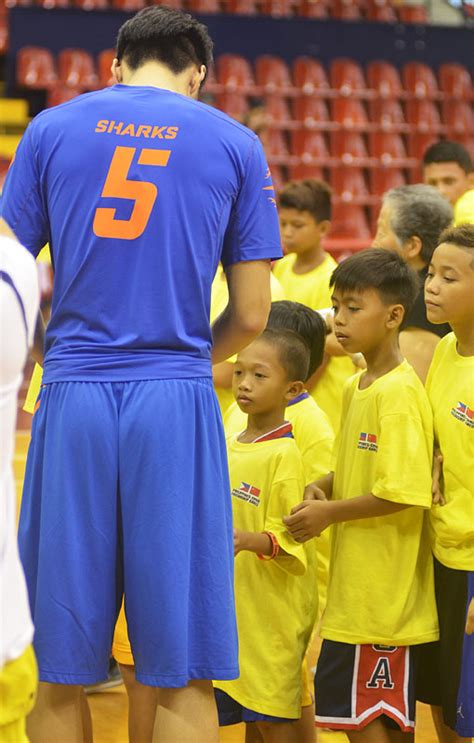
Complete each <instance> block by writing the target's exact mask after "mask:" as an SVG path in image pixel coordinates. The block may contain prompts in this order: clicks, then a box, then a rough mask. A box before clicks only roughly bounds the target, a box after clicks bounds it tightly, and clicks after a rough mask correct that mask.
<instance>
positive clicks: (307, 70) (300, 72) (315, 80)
mask: <svg viewBox="0 0 474 743" xmlns="http://www.w3.org/2000/svg"><path fill="white" fill-rule="evenodd" d="M293 79H294V81H295V85H296V87H297V88H298V89H299V90H300V91H301V93H304V95H319V96H326V95H328V94H330V92H331V86H330V85H329V80H328V78H327V75H326V70H325V69H324V67H323V65H322V64H321V62H318V61H317V60H316V59H312V57H297V58H296V59H295V61H294V62H293Z"/></svg>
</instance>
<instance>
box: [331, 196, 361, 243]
mask: <svg viewBox="0 0 474 743" xmlns="http://www.w3.org/2000/svg"><path fill="white" fill-rule="evenodd" d="M329 237H330V238H332V239H334V238H353V239H356V240H368V241H369V240H370V238H371V232H370V229H369V225H368V224H367V218H366V216H365V212H364V209H363V207H361V206H357V205H355V204H335V205H334V207H333V210H332V218H331V230H330V233H329Z"/></svg>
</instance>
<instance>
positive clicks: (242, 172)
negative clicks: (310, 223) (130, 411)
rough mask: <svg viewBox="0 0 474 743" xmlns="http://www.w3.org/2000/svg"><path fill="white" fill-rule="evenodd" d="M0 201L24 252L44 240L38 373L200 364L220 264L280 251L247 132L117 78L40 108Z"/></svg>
mask: <svg viewBox="0 0 474 743" xmlns="http://www.w3.org/2000/svg"><path fill="white" fill-rule="evenodd" d="M1 211H2V216H3V217H4V219H5V220H6V222H7V223H8V224H9V226H10V227H11V229H12V230H13V232H15V234H16V236H17V237H18V239H19V240H20V241H21V242H22V243H23V244H24V245H25V246H26V247H27V248H28V250H30V252H31V253H32V254H33V255H34V256H36V255H37V254H38V252H39V251H40V249H41V248H42V246H43V245H44V244H45V243H46V242H49V244H50V248H51V255H52V261H53V267H54V291H53V303H52V316H51V322H50V324H49V326H48V329H47V334H46V355H45V374H44V381H45V382H46V383H48V382H56V381H94V380H97V381H99V380H101V381H103V380H105V379H107V380H110V381H115V380H116V381H127V380H134V379H159V378H170V377H196V376H207V375H210V373H211V362H210V358H211V344H212V336H211V331H210V326H209V306H210V296H211V283H212V279H213V277H214V274H215V271H216V268H217V265H218V262H219V261H220V260H222V262H223V264H224V267H225V266H228V265H230V264H233V263H238V262H240V261H252V260H260V259H268V258H278V257H280V256H281V247H280V236H279V227H278V218H277V212H276V206H275V195H274V192H273V186H272V181H271V176H270V172H269V170H268V166H267V163H266V160H265V156H264V154H263V150H262V147H261V144H260V142H259V140H258V138H257V137H256V136H255V134H254V133H253V132H251V131H249V130H248V129H246V128H245V127H243V126H241V125H240V124H238V123H237V122H235V121H233V120H232V119H230V118H229V117H228V116H226V115H225V114H223V113H221V112H219V111H217V110H216V109H214V108H211V107H209V106H206V105H204V104H201V103H198V102H196V101H194V100H192V99H190V98H187V97H185V96H182V95H179V94H177V93H172V92H170V91H167V90H163V89H159V88H153V87H145V86H143V87H142V86H126V85H115V86H114V87H112V88H108V89H105V90H101V91H98V92H94V93H89V94H87V95H82V96H79V97H78V98H75V99H74V100H72V101H69V102H68V103H65V104H63V105H61V106H58V107H57V108H53V109H50V110H46V111H43V112H42V113H41V114H39V116H37V117H36V118H35V119H34V121H33V122H32V123H31V124H30V126H29V127H28V129H27V131H26V132H25V135H24V137H23V139H22V141H21V143H20V145H19V147H18V151H17V154H16V157H15V160H14V163H13V165H12V167H11V168H10V171H9V173H8V176H7V179H6V183H5V187H4V192H3V199H2V205H1Z"/></svg>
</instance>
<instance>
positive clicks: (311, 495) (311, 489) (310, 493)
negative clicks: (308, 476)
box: [304, 482, 327, 501]
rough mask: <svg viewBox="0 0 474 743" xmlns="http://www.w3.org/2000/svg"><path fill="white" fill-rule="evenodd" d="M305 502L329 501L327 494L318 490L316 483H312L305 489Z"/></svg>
mask: <svg viewBox="0 0 474 743" xmlns="http://www.w3.org/2000/svg"><path fill="white" fill-rule="evenodd" d="M304 500H305V501H308V500H327V498H326V493H325V492H324V490H321V488H318V486H317V485H316V483H314V482H310V483H309V485H306V487H305V489H304Z"/></svg>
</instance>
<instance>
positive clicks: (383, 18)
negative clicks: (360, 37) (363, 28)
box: [365, 0, 397, 23]
mask: <svg viewBox="0 0 474 743" xmlns="http://www.w3.org/2000/svg"><path fill="white" fill-rule="evenodd" d="M365 13H366V16H367V20H369V21H379V22H382V23H395V22H396V21H397V14H396V13H395V9H394V8H393V6H392V3H391V1H390V0H367V5H366V9H365Z"/></svg>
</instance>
